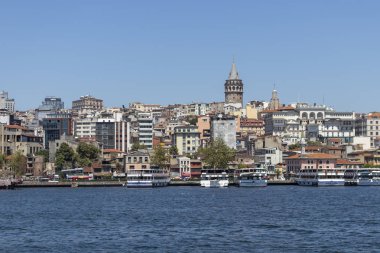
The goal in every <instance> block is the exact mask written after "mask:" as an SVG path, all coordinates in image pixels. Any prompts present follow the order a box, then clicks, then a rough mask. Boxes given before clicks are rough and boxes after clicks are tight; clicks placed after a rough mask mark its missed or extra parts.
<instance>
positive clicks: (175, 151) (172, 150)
mask: <svg viewBox="0 0 380 253" xmlns="http://www.w3.org/2000/svg"><path fill="white" fill-rule="evenodd" d="M169 154H171V155H178V148H177V146H175V145H173V146H171V147H170V148H169Z"/></svg>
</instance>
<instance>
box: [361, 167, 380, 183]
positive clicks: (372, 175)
mask: <svg viewBox="0 0 380 253" xmlns="http://www.w3.org/2000/svg"><path fill="white" fill-rule="evenodd" d="M357 185H358V186H380V171H369V170H364V171H360V172H358V179H357Z"/></svg>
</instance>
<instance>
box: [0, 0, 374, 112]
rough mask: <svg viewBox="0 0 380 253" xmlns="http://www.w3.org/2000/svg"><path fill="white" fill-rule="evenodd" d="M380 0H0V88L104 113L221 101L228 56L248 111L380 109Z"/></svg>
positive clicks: (35, 101)
mask: <svg viewBox="0 0 380 253" xmlns="http://www.w3.org/2000/svg"><path fill="white" fill-rule="evenodd" d="M379 9H380V1H376V0H373V1H365V0H363V1H359V0H318V1H305V0H287V1H284V0H277V1H275V0H262V1H254V0H247V1H242V0H241V1H238V0H237V1H224V0H214V1H212V0H209V1H198V0H192V1H174V0H173V1H165V0H161V1H155V0H152V1H125V0H109V1H106V0H46V1H40V0H33V1H29V0H25V1H21V0H12V1H1V2H0V89H3V90H6V91H8V92H9V94H10V96H11V97H13V98H15V99H16V109H19V110H25V109H28V108H36V107H37V106H38V105H39V104H40V103H41V101H42V100H43V99H44V97H45V96H60V97H62V98H63V100H64V101H65V105H66V107H71V101H72V100H74V99H77V98H79V97H80V96H82V95H86V94H91V95H93V96H96V97H99V98H102V99H103V100H104V102H105V104H106V106H121V105H123V104H124V105H128V104H129V103H131V102H134V101H141V102H145V103H161V104H173V103H191V102H212V101H223V100H224V90H223V89H224V82H225V79H226V78H227V77H228V73H229V71H230V68H231V63H232V58H233V56H235V60H236V64H237V68H238V71H239V74H240V77H241V78H242V79H243V82H244V84H245V94H244V100H245V102H247V101H249V100H268V99H269V98H270V95H271V90H272V88H273V84H274V83H276V88H277V90H278V91H279V96H280V99H281V102H282V103H286V104H288V103H291V102H297V101H305V102H310V103H314V102H316V103H322V102H323V101H325V103H326V104H327V105H330V106H333V107H334V108H336V109H337V110H340V111H358V112H369V111H375V110H380V103H379V99H378V98H379V91H380V32H379V29H380V15H379V14H378V11H379Z"/></svg>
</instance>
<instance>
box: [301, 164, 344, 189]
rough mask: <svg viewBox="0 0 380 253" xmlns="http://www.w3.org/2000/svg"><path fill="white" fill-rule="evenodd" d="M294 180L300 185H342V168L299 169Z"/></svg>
mask: <svg viewBox="0 0 380 253" xmlns="http://www.w3.org/2000/svg"><path fill="white" fill-rule="evenodd" d="M296 182H297V184H298V185H302V186H344V184H345V180H344V169H338V168H324V169H321V168H320V169H301V170H300V172H299V173H298V178H297V179H296Z"/></svg>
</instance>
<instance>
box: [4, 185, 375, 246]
mask: <svg viewBox="0 0 380 253" xmlns="http://www.w3.org/2000/svg"><path fill="white" fill-rule="evenodd" d="M379 208H380V187H378V188H376V187H336V188H314V187H313V188H312V187H310V188H309V187H299V186H270V187H266V188H260V189H257V188H254V189H252V188H251V189H243V188H235V187H230V188H228V189H204V188H198V187H167V188H156V189H127V188H75V189H73V188H55V189H53V188H51V189H39V188H35V189H18V190H15V191H0V250H1V251H2V252H237V251H239V252H268V251H271V252H306V251H307V252H358V251H362V252H378V251H380V215H379V212H380V211H379V210H380V209H379Z"/></svg>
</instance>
